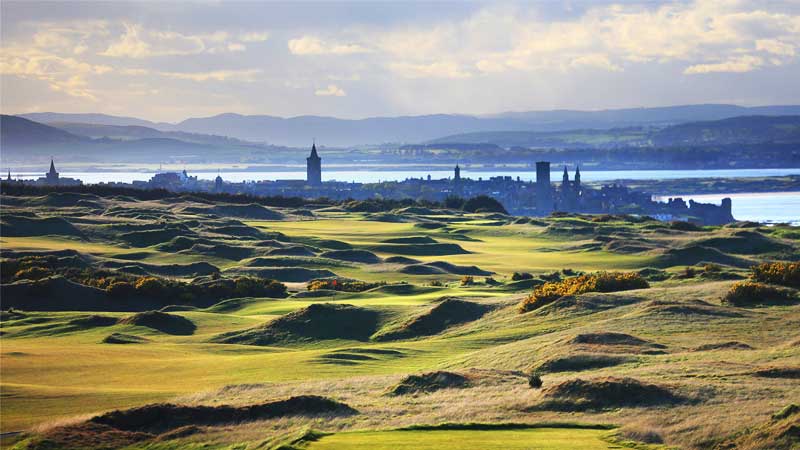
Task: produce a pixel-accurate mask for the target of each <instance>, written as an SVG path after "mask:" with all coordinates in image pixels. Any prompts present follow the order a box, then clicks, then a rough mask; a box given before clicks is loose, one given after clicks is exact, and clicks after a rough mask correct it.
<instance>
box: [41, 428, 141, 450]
mask: <svg viewBox="0 0 800 450" xmlns="http://www.w3.org/2000/svg"><path fill="white" fill-rule="evenodd" d="M153 437H155V436H154V435H152V434H150V433H142V432H133V431H123V430H118V429H116V428H112V427H109V426H107V425H101V424H98V423H92V422H87V423H81V424H77V425H70V426H66V427H57V428H54V429H51V430H48V431H47V432H45V433H43V434H42V435H40V436H35V437H34V438H32V439H31V440H30V441H29V442H28V444H27V445H26V446H25V448H26V449H28V450H53V449H70V448H75V449H77V448H83V449H89V448H91V449H115V448H124V447H128V446H130V445H133V444H136V443H139V442H142V441H147V440H149V439H152V438H153Z"/></svg>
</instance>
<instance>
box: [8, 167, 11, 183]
mask: <svg viewBox="0 0 800 450" xmlns="http://www.w3.org/2000/svg"><path fill="white" fill-rule="evenodd" d="M8 181H11V169H8Z"/></svg>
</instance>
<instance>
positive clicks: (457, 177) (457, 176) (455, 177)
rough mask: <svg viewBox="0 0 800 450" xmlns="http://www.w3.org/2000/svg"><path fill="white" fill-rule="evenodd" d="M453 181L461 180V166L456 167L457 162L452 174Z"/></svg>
mask: <svg viewBox="0 0 800 450" xmlns="http://www.w3.org/2000/svg"><path fill="white" fill-rule="evenodd" d="M453 181H455V182H456V183H458V182H459V181H461V167H458V164H456V168H455V174H454V175H453Z"/></svg>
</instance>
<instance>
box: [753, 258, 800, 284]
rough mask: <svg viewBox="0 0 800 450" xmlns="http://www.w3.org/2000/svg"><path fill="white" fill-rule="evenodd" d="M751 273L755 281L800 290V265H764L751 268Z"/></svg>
mask: <svg viewBox="0 0 800 450" xmlns="http://www.w3.org/2000/svg"><path fill="white" fill-rule="evenodd" d="M750 271H751V274H750V278H751V279H752V280H753V281H759V282H762V283H771V284H780V285H781V286H788V287H793V288H800V263H781V262H776V263H764V264H760V265H758V266H753V267H751V268H750Z"/></svg>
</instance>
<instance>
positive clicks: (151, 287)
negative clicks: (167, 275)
mask: <svg viewBox="0 0 800 450" xmlns="http://www.w3.org/2000/svg"><path fill="white" fill-rule="evenodd" d="M133 286H134V288H135V289H136V292H137V293H139V294H142V295H147V296H151V297H161V296H162V295H164V287H165V286H164V283H162V282H161V280H159V279H158V278H156V277H142V278H139V279H138V280H136V283H135V284H134V285H133Z"/></svg>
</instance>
